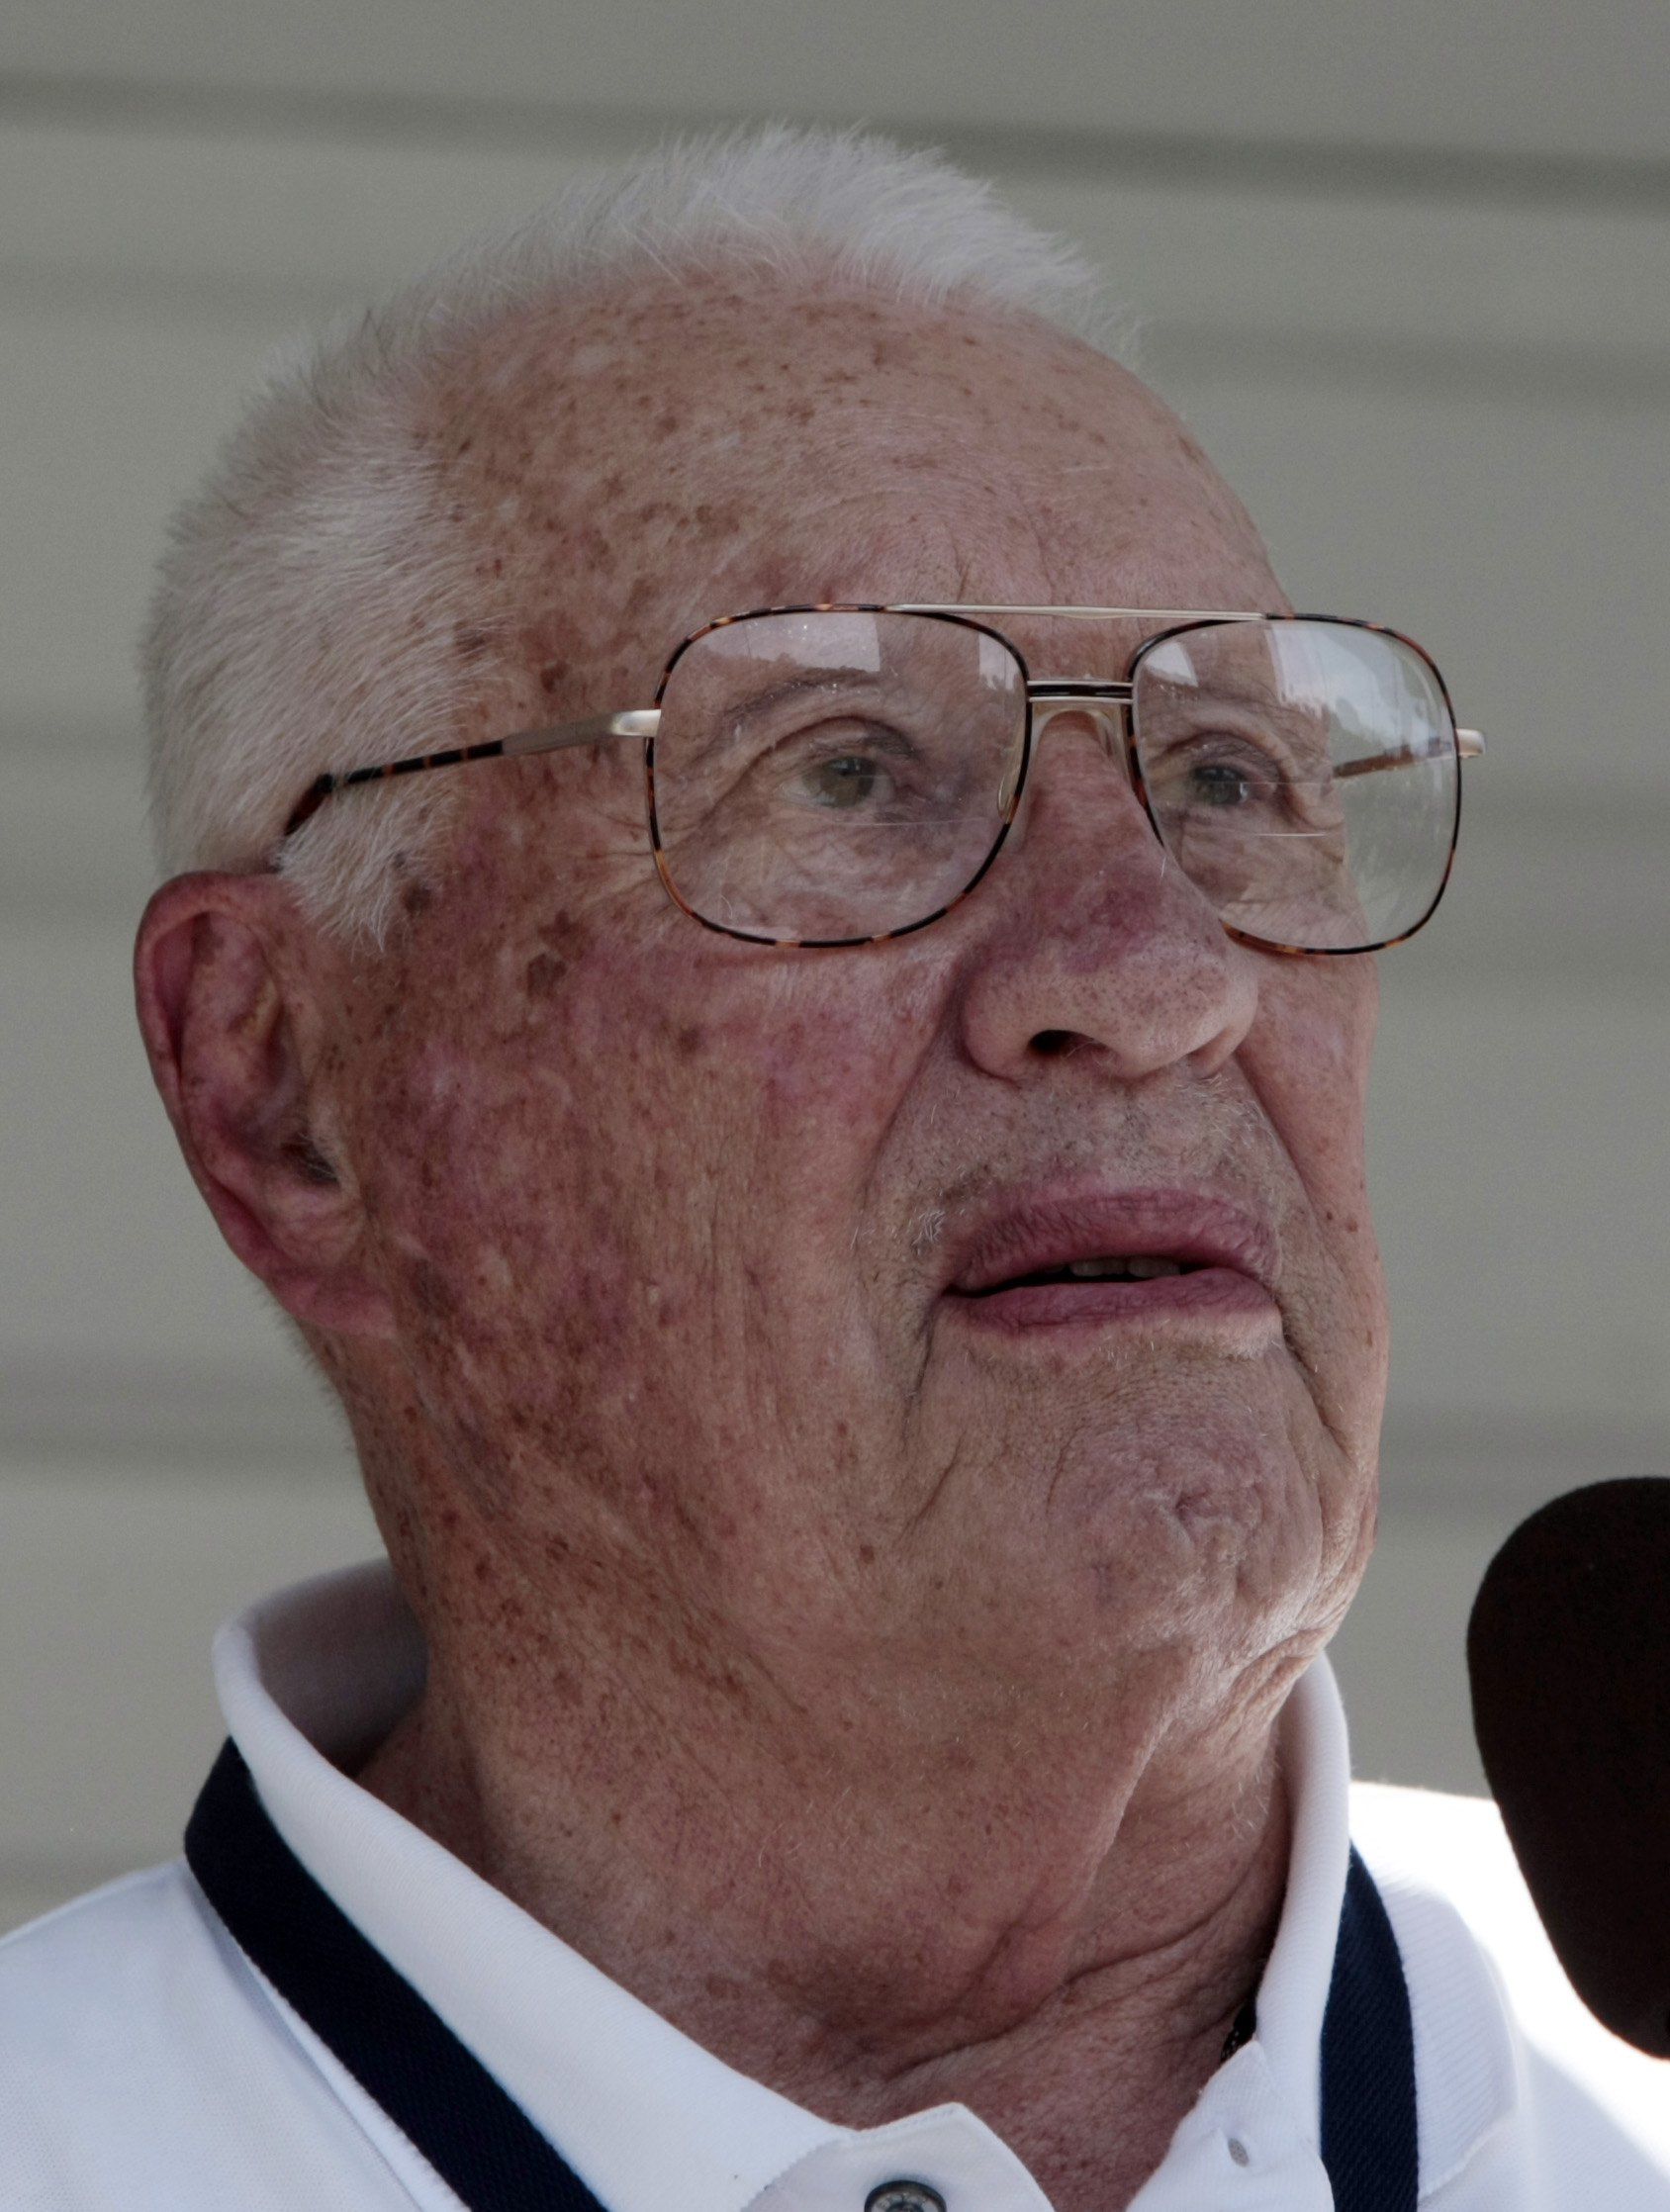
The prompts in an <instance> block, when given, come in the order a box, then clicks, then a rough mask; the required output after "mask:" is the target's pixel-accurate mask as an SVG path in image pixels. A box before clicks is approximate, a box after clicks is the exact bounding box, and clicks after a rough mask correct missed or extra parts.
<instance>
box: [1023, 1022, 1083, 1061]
mask: <svg viewBox="0 0 1670 2212" xmlns="http://www.w3.org/2000/svg"><path fill="white" fill-rule="evenodd" d="M1076 1042H1077V1040H1076V1039H1075V1038H1074V1036H1073V1034H1072V1031H1071V1030H1070V1029H1041V1030H1040V1031H1039V1032H1038V1034H1037V1036H1036V1037H1034V1039H1033V1040H1032V1049H1033V1051H1034V1052H1035V1053H1037V1054H1038V1055H1039V1057H1040V1059H1043V1060H1056V1059H1059V1058H1060V1057H1061V1055H1062V1054H1063V1053H1070V1052H1071V1050H1072V1048H1073V1046H1074V1044H1075V1043H1076Z"/></svg>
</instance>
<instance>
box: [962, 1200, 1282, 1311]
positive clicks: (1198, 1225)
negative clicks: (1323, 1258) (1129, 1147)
mask: <svg viewBox="0 0 1670 2212" xmlns="http://www.w3.org/2000/svg"><path fill="white" fill-rule="evenodd" d="M943 1248H944V1253H945V1264H946V1268H947V1270H948V1271H947V1274H946V1279H945V1285H944V1287H945V1288H946V1289H947V1290H949V1291H953V1292H958V1293H960V1294H962V1295H963V1296H965V1297H969V1296H973V1295H974V1294H975V1293H976V1292H979V1291H984V1290H991V1289H994V1288H995V1287H996V1286H997V1284H999V1283H1004V1282H1011V1281H1013V1280H1014V1279H1015V1277H1017V1276H1021V1275H1038V1274H1044V1273H1046V1272H1048V1271H1049V1270H1051V1269H1053V1268H1057V1267H1066V1266H1068V1265H1070V1263H1071V1262H1072V1261H1073V1260H1076V1259H1104V1258H1120V1257H1127V1258H1134V1257H1136V1256H1137V1255H1138V1254H1139V1253H1141V1254H1146V1255H1148V1256H1150V1257H1153V1258H1156V1259H1175V1260H1179V1261H1181V1262H1182V1263H1184V1264H1185V1265H1188V1266H1193V1267H1230V1268H1234V1269H1236V1270H1237V1271H1238V1272H1239V1273H1241V1274H1243V1275H1248V1276H1251V1277H1252V1280H1253V1281H1254V1282H1257V1283H1259V1284H1261V1285H1262V1286H1263V1288H1264V1289H1265V1290H1268V1291H1271V1292H1272V1293H1273V1291H1274V1288H1275V1278H1276V1267H1277V1253H1276V1238H1275V1232H1274V1230H1273V1229H1272V1228H1271V1226H1270V1224H1269V1222H1268V1221H1267V1220H1266V1219H1265V1218H1264V1216H1263V1215H1262V1214H1261V1213H1256V1212H1252V1211H1249V1210H1248V1209H1247V1208H1246V1207H1244V1206H1240V1205H1236V1204H1234V1203H1233V1202H1232V1201H1229V1200H1227V1199H1223V1198H1217V1197H1213V1196H1210V1195H1208V1194H1206V1193H1202V1192H1198V1191H1186V1190H1159V1189H1152V1190H1118V1191H1084V1192H1077V1193H1074V1192H1070V1191H1064V1190H1056V1191H1032V1192H1025V1193H1022V1192H1014V1193H1011V1194H1010V1195H1009V1196H1008V1197H1007V1198H1006V1199H998V1200H996V1201H988V1203H987V1204H986V1205H985V1206H984V1207H982V1208H981V1210H980V1214H979V1218H978V1219H977V1220H975V1221H974V1222H972V1223H971V1224H970V1225H969V1226H968V1228H967V1230H966V1232H965V1233H964V1234H963V1235H961V1236H957V1235H955V1234H954V1235H953V1236H951V1237H948V1238H947V1239H946V1240H945V1245H944V1247H943Z"/></svg>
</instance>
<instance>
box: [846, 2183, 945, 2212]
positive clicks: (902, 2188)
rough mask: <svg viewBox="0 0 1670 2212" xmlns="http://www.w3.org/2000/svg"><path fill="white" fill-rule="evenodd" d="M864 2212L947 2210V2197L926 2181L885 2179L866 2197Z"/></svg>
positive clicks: (932, 2211) (937, 2211)
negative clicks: (930, 2186) (931, 2187)
mask: <svg viewBox="0 0 1670 2212" xmlns="http://www.w3.org/2000/svg"><path fill="white" fill-rule="evenodd" d="M864 2212H945V2199H944V2197H942V2196H941V2195H940V2193H939V2191H938V2189H930V2188H929V2186H928V2184H927V2182H926V2181H883V2182H882V2183H881V2187H880V2188H879V2189H872V2190H871V2192H870V2194H869V2195H868V2196H867V2197H866V2198H865V2200H864Z"/></svg>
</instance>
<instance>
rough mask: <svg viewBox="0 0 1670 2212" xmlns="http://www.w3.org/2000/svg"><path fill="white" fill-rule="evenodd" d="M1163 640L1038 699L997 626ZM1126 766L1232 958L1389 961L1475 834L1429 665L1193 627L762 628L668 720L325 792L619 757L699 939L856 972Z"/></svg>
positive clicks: (709, 628)
mask: <svg viewBox="0 0 1670 2212" xmlns="http://www.w3.org/2000/svg"><path fill="white" fill-rule="evenodd" d="M992 615H995V616H1005V617H1015V618H1025V619H1027V620H1034V619H1047V620H1051V621H1072V622H1111V621H1118V622H1131V621H1143V622H1153V623H1159V624H1161V625H1164V626H1163V627H1161V628H1160V629H1159V630H1158V631H1157V632H1156V633H1155V634H1153V635H1151V636H1149V637H1148V638H1147V639H1145V641H1144V642H1143V643H1142V644H1140V645H1139V646H1138V647H1137V649H1136V651H1135V652H1134V654H1133V655H1132V656H1131V659H1130V661H1129V663H1128V664H1127V667H1126V672H1125V675H1124V677H1123V678H1122V679H1121V680H1120V681H1119V682H1117V683H1105V682H1098V681H1089V680H1085V679H1079V678H1070V679H1068V678H1061V679H1058V678H1036V677H1033V676H1032V675H1031V674H1029V672H1028V669H1027V664H1026V662H1025V661H1024V659H1023V658H1022V656H1021V654H1020V651H1019V649H1018V648H1017V647H1016V646H1015V645H1014V644H1013V643H1012V642H1011V641H1010V639H1009V638H1007V637H1006V636H1004V635H1003V634H1002V632H1000V631H999V630H997V629H994V628H993V627H992V626H991V625H990V623H989V622H988V621H986V620H983V619H980V617H984V616H992ZM1065 717H1070V718H1071V725H1072V726H1073V727H1074V728H1077V729H1080V730H1084V729H1088V730H1089V732H1090V733H1091V734H1093V735H1094V736H1096V737H1097V738H1098V739H1099V741H1100V743H1101V744H1102V746H1103V749H1104V750H1105V751H1106V752H1107V754H1108V755H1109V756H1110V758H1113V759H1115V760H1117V761H1119V762H1121V763H1122V765H1123V770H1124V773H1125V775H1126V777H1127V779H1128V780H1129V783H1130V786H1131V789H1132V791H1133V792H1134V793H1135V795H1136V797H1137V798H1138V799H1139V801H1140V802H1141V804H1142V806H1143V808H1144V810H1145V812H1146V813H1147V816H1148V819H1149V822H1150V824H1151V826H1152V828H1153V830H1154V833H1155V835H1156V836H1157V837H1158V838H1159V840H1160V844H1161V846H1162V847H1163V848H1164V850H1165V852H1166V853H1167V854H1168V855H1169V857H1170V859H1171V860H1172V862H1173V863H1174V864H1175V865H1176V867H1177V868H1178V869H1179V870H1180V871H1181V873H1182V875H1183V876H1185V877H1186V878H1187V880H1188V881H1189V882H1190V883H1191V884H1193V886H1194V887H1195V889H1196V890H1197V891H1198V892H1199V893H1200V894H1201V896H1202V897H1203V898H1204V899H1205V900H1206V902H1207V904H1208V905H1209V906H1210V907H1211V909H1212V911H1213V913H1214V914H1215V915H1216V916H1217V918H1218V920H1219V921H1220V922H1221V923H1222V924H1223V926H1224V928H1225V929H1226V930H1228V932H1229V933H1230V935H1231V936H1232V937H1234V938H1237V939H1239V940H1240V941H1241V942H1242V943H1243V944H1247V945H1252V946H1256V947H1258V948H1260V949H1261V950H1263V951H1266V952H1274V953H1290V954H1343V953H1367V952H1376V951H1379V950H1380V949H1382V948H1383V947H1385V946H1388V945H1395V944H1397V943H1399V942H1400V941H1401V940H1403V939H1404V938H1406V937H1410V936H1412V935H1413V934H1414V932H1415V931H1416V930H1418V929H1419V928H1420V927H1421V925H1422V924H1423V923H1424V922H1426V921H1427V920H1429V919H1430V918H1431V916H1432V913H1433V911H1434V909H1435V908H1436V906H1437V905H1438V900H1439V898H1440V897H1441V896H1442V893H1443V887H1444V884H1445V882H1446V880H1447V879H1448V876H1449V869H1450V863H1451V860H1452V859H1453V857H1454V851H1455V837H1456V831H1457V828H1458V826H1459V822H1460V813H1461V766H1460V764H1461V759H1462V757H1463V756H1464V755H1466V756H1471V755H1476V754H1480V753H1482V752H1483V750H1484V740H1483V738H1482V737H1481V736H1480V734H1479V732H1478V731H1476V730H1458V729H1457V728H1456V726H1455V722H1454V718H1453V715H1452V713H1451V710H1450V704H1449V695H1448V693H1447V691H1445V689H1444V685H1443V679H1442V678H1441V677H1440V676H1439V675H1438V670H1437V669H1436V668H1435V667H1434V665H1433V663H1432V662H1431V661H1430V660H1429V659H1428V657H1427V655H1426V654H1425V653H1424V652H1423V651H1422V650H1421V648H1420V647H1419V646H1418V645H1415V644H1413V643H1412V642H1411V641H1410V640H1409V639H1408V638H1406V637H1401V636H1399V635H1398V634H1397V632H1396V631H1394V630H1387V629H1383V628H1381V627H1380V626H1379V625H1377V624H1375V623H1371V622H1355V621H1345V620H1340V619H1336V618H1333V617H1322V616H1315V615H1285V614H1279V615H1272V614H1250V613H1222V612H1205V611H1200V610H1197V609H1189V608H1162V609H1154V608H1139V607H1063V606H929V605H900V606H867V605H824V606H791V607H769V608H763V609H761V610H759V611H758V612H755V613H751V614H735V615H727V616H725V617H723V618H722V619H720V620H718V621H716V622H709V623H708V624H707V625H706V626H705V627H704V628H702V629H699V630H697V631H696V632H695V634H694V635H693V636H691V637H688V638H686V639H685V641H684V643H683V644H682V645H681V646H680V647H679V648H678V650H677V652H675V653H674V654H673V656H672V658H671V659H670V660H669V661H668V663H667V666H666V669H665V671H664V672H663V674H662V678H661V683H660V686H659V688H658V690H657V691H656V694H655V704H654V706H652V707H636V708H632V709H629V710H628V711H626V712H623V713H618V714H603V715H599V716H596V717H594V718H592V719H590V720H586V721H577V722H565V723H561V724H558V725H557V726H555V727H553V728H547V729H530V730H518V731H516V732H515V733H514V734H513V735H511V736H510V737H503V738H496V739H494V740H493V741H492V742H490V743H487V744H482V745H464V746H457V747H454V748H452V749H450V750H448V751H444V752H438V753H426V754H422V755H419V756H417V758H414V759H409V760H400V761H387V762H383V763H381V764H380V765H378V766H375V767H370V768H357V769H349V770H347V771H346V772H344V773H341V774H332V775H324V776H321V777H320V778H319V779H318V780H317V781H316V782H315V783H313V784H312V785H311V786H310V787H309V789H308V790H307V792H306V793H305V794H304V796H303V797H302V799H301V800H300V802H299V803H298V805H297V806H296V808H295V810H294V812H293V813H292V814H291V816H290V819H289V821H288V822H287V823H286V825H285V829H284V835H285V836H286V837H290V836H293V835H294V834H295V833H296V832H297V831H298V830H299V829H300V828H301V827H302V825H303V824H304V823H305V822H307V821H308V820H309V819H310V818H311V817H312V816H313V815H314V814H315V813H316V812H317V811H318V809H319V808H320V807H321V806H322V805H323V804H324V803H325V800H326V799H327V798H329V797H331V796H332V794H333V793H335V792H337V791H342V790H347V789H350V788H352V787H353V786H355V785H357V784H361V783H379V782H382V781H384V780H386V779H392V778H395V777H400V776H411V775H415V774H417V772H419V771H421V770H425V769H432V768H453V767H457V766H459V765H461V764H462V763H464V762H466V761H483V760H498V759H505V760H510V759H515V758H518V757H521V756H523V755H527V754H534V753H549V752H556V751H559V750H561V749H563V748H564V747H568V746H582V745H598V744H605V743H609V742H612V741H614V740H619V739H628V740H635V741H637V742H639V743H641V744H642V746H643V759H644V785H645V796H646V802H647V805H648V810H649V831H650V843H651V847H652V849H653V852H654V857H655V866H656V870H657V872H658V873H659V875H660V876H661V880H662V882H663V884H664V885H665V886H666V889H667V892H668V895H669V896H670V897H671V898H672V900H673V902H674V904H675V905H677V906H679V907H680V908H681V909H682V910H683V911H684V912H685V913H687V914H689V915H690V916H691V918H692V919H693V920H694V921H697V922H699V923H701V925H702V926H703V928H706V929H711V930H717V931H720V932H721V933H722V934H723V935H725V936H728V937H739V938H743V939H745V940H746V941H748V942H749V943H751V944H764V945H799V946H806V947H836V946H852V945H868V944H876V943H880V942H881V940H883V939H885V938H890V937H903V936H906V935H908V934H909V933H910V932H911V931H913V930H918V929H925V928H926V927H927V925H928V924H929V923H930V922H935V921H938V920H939V919H940V917H941V916H942V915H943V914H946V913H948V912H949V911H950V910H951V908H952V907H953V906H955V905H956V904H957V903H958V902H959V900H961V899H963V898H966V897H967V896H968V894H969V893H970V892H971V891H972V890H973V889H974V886H975V885H976V884H977V883H978V882H979V880H980V878H981V877H982V876H984V875H985V873H986V871H987V870H988V869H989V868H990V866H991V864H992V862H993V861H994V860H995V859H996V857H997V855H998V853H999V851H1000V850H1001V849H1002V846H1003V842H1004V840H1005V838H1006V837H1007V836H1008V834H1009V831H1010V830H1011V828H1012V827H1013V825H1014V822H1015V818H1016V814H1017V811H1018V809H1019V807H1020V803H1021V798H1022V795H1023V793H1024V791H1025V789H1026V783H1027V777H1028V774H1029V772H1030V770H1031V767H1032V762H1033V758H1034V754H1035V752H1036V750H1037V747H1038V744H1039V742H1040V740H1041V739H1042V737H1043V736H1044V734H1045V731H1046V730H1047V729H1048V728H1050V727H1051V726H1052V725H1054V724H1057V723H1060V722H1062V721H1063V719H1064V718H1065Z"/></svg>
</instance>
